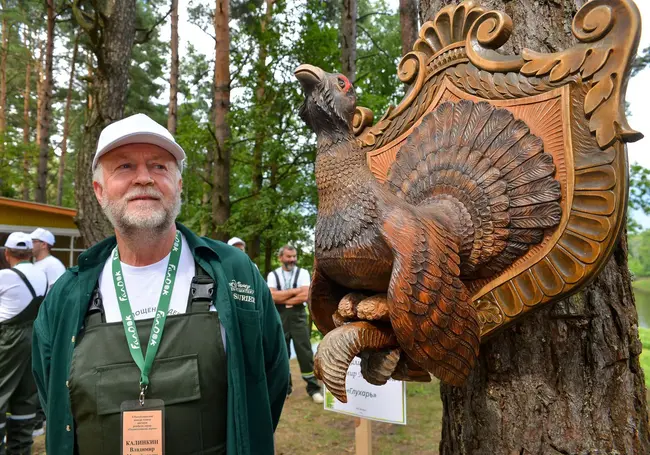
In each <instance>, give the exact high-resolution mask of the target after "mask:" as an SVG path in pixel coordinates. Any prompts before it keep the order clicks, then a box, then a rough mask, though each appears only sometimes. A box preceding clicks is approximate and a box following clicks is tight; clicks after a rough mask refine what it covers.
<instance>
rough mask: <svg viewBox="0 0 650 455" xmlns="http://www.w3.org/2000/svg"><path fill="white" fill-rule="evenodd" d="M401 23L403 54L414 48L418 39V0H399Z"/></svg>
mask: <svg viewBox="0 0 650 455" xmlns="http://www.w3.org/2000/svg"><path fill="white" fill-rule="evenodd" d="M399 24H400V28H401V36H402V55H406V54H407V53H409V52H411V51H412V50H413V44H415V40H416V39H418V4H417V0H399Z"/></svg>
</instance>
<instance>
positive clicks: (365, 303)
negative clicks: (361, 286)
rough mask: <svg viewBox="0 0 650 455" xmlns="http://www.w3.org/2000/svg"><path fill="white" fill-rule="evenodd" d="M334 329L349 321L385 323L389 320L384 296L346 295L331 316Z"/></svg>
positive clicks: (355, 293)
mask: <svg viewBox="0 0 650 455" xmlns="http://www.w3.org/2000/svg"><path fill="white" fill-rule="evenodd" d="M332 320H333V321H334V325H335V326H336V327H340V326H341V325H343V324H345V323H346V322H350V321H358V320H365V321H386V322H388V321H389V320H390V315H389V314H388V302H387V297H386V294H376V295H373V296H370V297H368V296H365V295H363V294H361V293H359V292H351V293H349V294H346V295H345V296H344V297H343V298H342V299H341V300H340V302H339V307H338V310H337V311H336V313H334V314H333V315H332Z"/></svg>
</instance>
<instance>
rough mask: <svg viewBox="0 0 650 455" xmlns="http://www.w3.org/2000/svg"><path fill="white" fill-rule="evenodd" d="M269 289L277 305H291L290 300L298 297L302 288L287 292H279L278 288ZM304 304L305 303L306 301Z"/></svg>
mask: <svg viewBox="0 0 650 455" xmlns="http://www.w3.org/2000/svg"><path fill="white" fill-rule="evenodd" d="M269 289H270V290H271V296H272V297H273V301H274V302H275V304H276V305H287V304H290V303H289V302H288V300H289V299H291V298H293V297H295V296H296V295H298V293H299V292H300V289H301V288H298V289H287V290H286V291H278V290H277V289H276V288H271V287H269ZM302 302H304V300H303V301H302ZM302 302H300V303H302Z"/></svg>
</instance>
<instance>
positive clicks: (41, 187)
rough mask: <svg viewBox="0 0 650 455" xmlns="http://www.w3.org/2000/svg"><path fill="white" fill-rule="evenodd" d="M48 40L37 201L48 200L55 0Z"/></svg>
mask: <svg viewBox="0 0 650 455" xmlns="http://www.w3.org/2000/svg"><path fill="white" fill-rule="evenodd" d="M46 4H47V40H46V44H45V80H44V81H43V84H44V87H43V94H42V95H43V99H42V101H41V109H40V111H39V114H38V115H39V117H40V119H41V121H40V133H39V143H38V175H37V178H36V191H35V193H34V199H35V200H36V202H41V203H43V204H45V203H46V202H47V161H48V158H49V155H50V123H51V121H52V89H53V86H54V81H53V78H52V68H53V58H54V0H47V3H46Z"/></svg>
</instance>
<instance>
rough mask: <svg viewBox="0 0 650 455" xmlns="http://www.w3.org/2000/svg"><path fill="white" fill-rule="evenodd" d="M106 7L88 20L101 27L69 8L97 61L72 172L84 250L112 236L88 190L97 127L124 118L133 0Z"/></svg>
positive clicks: (115, 1)
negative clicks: (84, 31) (90, 43)
mask: <svg viewBox="0 0 650 455" xmlns="http://www.w3.org/2000/svg"><path fill="white" fill-rule="evenodd" d="M111 3H112V5H111V6H112V7H111V8H110V9H108V8H107V9H106V10H104V11H102V12H100V14H97V15H95V16H94V17H98V16H101V23H97V22H93V23H91V22H89V20H88V18H87V16H86V17H84V13H83V12H81V11H79V10H77V9H76V8H75V9H74V12H75V17H76V18H77V21H78V22H80V23H81V24H82V27H83V28H84V29H85V30H86V31H87V32H88V36H89V38H90V40H91V42H92V47H93V53H94V54H95V57H96V60H97V68H95V69H94V70H93V71H92V84H91V90H92V93H91V99H90V101H89V111H88V115H87V118H86V123H85V125H84V130H83V138H82V145H81V150H79V152H78V153H77V170H76V172H75V198H76V200H77V219H76V222H77V226H78V227H79V231H80V232H81V235H82V236H83V239H84V243H85V244H86V246H91V245H93V244H94V243H97V242H98V241H100V240H102V239H104V238H105V237H106V236H108V235H111V234H112V233H113V228H112V226H111V225H110V223H109V222H108V220H107V219H106V217H105V216H104V214H103V213H102V210H101V208H100V206H99V203H98V202H97V199H96V198H95V193H94V192H93V187H92V169H91V164H92V158H93V155H94V154H95V150H96V147H97V140H98V139H99V134H100V133H101V131H102V129H104V127H106V126H107V125H109V124H110V123H113V122H115V121H116V120H120V119H121V118H122V117H123V116H124V105H125V103H126V94H127V89H128V85H129V67H130V65H131V51H132V49H133V42H134V39H135V17H136V7H135V5H136V4H135V0H114V1H113V2H111ZM98 27H99V28H101V30H100V33H101V38H100V39H97V36H98Z"/></svg>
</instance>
